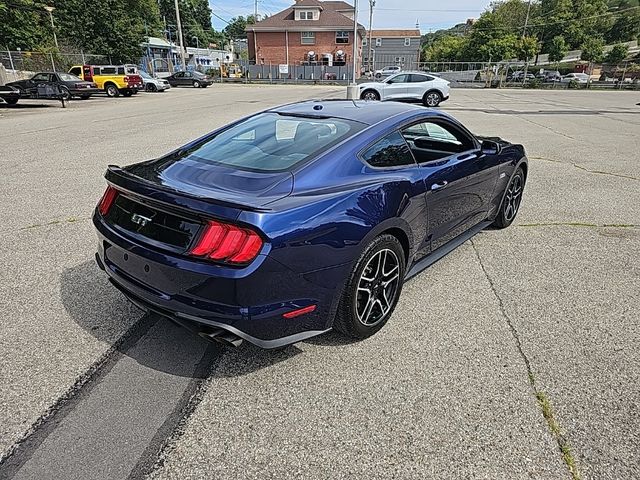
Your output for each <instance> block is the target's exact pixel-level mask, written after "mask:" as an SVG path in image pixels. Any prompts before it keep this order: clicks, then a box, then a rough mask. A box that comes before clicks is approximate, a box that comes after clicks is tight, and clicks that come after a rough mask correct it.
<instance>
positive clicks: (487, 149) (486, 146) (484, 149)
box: [480, 140, 502, 155]
mask: <svg viewBox="0 0 640 480" xmlns="http://www.w3.org/2000/svg"><path fill="white" fill-rule="evenodd" d="M501 150H502V147H501V146H500V144H499V143H498V142H494V141H493V140H483V141H482V144H481V145H480V151H481V153H482V154H483V155H498V154H499V153H500V151H501Z"/></svg>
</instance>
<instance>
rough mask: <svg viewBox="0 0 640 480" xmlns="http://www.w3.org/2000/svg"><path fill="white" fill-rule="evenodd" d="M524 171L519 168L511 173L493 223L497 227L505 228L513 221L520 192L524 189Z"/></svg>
mask: <svg viewBox="0 0 640 480" xmlns="http://www.w3.org/2000/svg"><path fill="white" fill-rule="evenodd" d="M524 183H525V181H524V172H523V171H522V169H521V168H519V169H518V171H517V172H516V173H515V174H514V175H513V178H511V181H510V182H509V185H508V186H507V190H506V191H505V194H504V199H503V200H502V205H501V206H500V211H499V212H498V216H497V217H496V219H495V221H494V222H493V225H494V226H495V227H497V228H506V227H508V226H509V225H511V224H512V223H513V221H514V220H515V218H516V215H517V214H518V211H519V210H520V204H521V203H522V193H523V191H524Z"/></svg>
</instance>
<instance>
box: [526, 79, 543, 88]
mask: <svg viewBox="0 0 640 480" xmlns="http://www.w3.org/2000/svg"><path fill="white" fill-rule="evenodd" d="M526 86H527V88H542V80H540V79H539V78H534V79H533V80H529V81H528V82H527V85H526Z"/></svg>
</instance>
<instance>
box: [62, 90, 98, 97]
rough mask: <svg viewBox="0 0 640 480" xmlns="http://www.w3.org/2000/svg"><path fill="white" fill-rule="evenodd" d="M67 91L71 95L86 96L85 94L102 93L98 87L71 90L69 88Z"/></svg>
mask: <svg viewBox="0 0 640 480" xmlns="http://www.w3.org/2000/svg"><path fill="white" fill-rule="evenodd" d="M69 92H70V93H71V95H76V96H78V97H80V96H83V97H84V96H87V95H95V94H97V93H102V90H100V89H98V88H73V89H71V90H69Z"/></svg>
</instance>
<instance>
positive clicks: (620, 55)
mask: <svg viewBox="0 0 640 480" xmlns="http://www.w3.org/2000/svg"><path fill="white" fill-rule="evenodd" d="M627 55H629V47H628V46H627V45H625V44H624V43H618V44H616V45H614V46H613V48H612V49H611V50H609V52H608V53H607V54H606V55H605V57H604V61H605V63H610V64H611V65H618V64H619V63H621V62H622V61H623V60H624V59H625V58H627Z"/></svg>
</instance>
